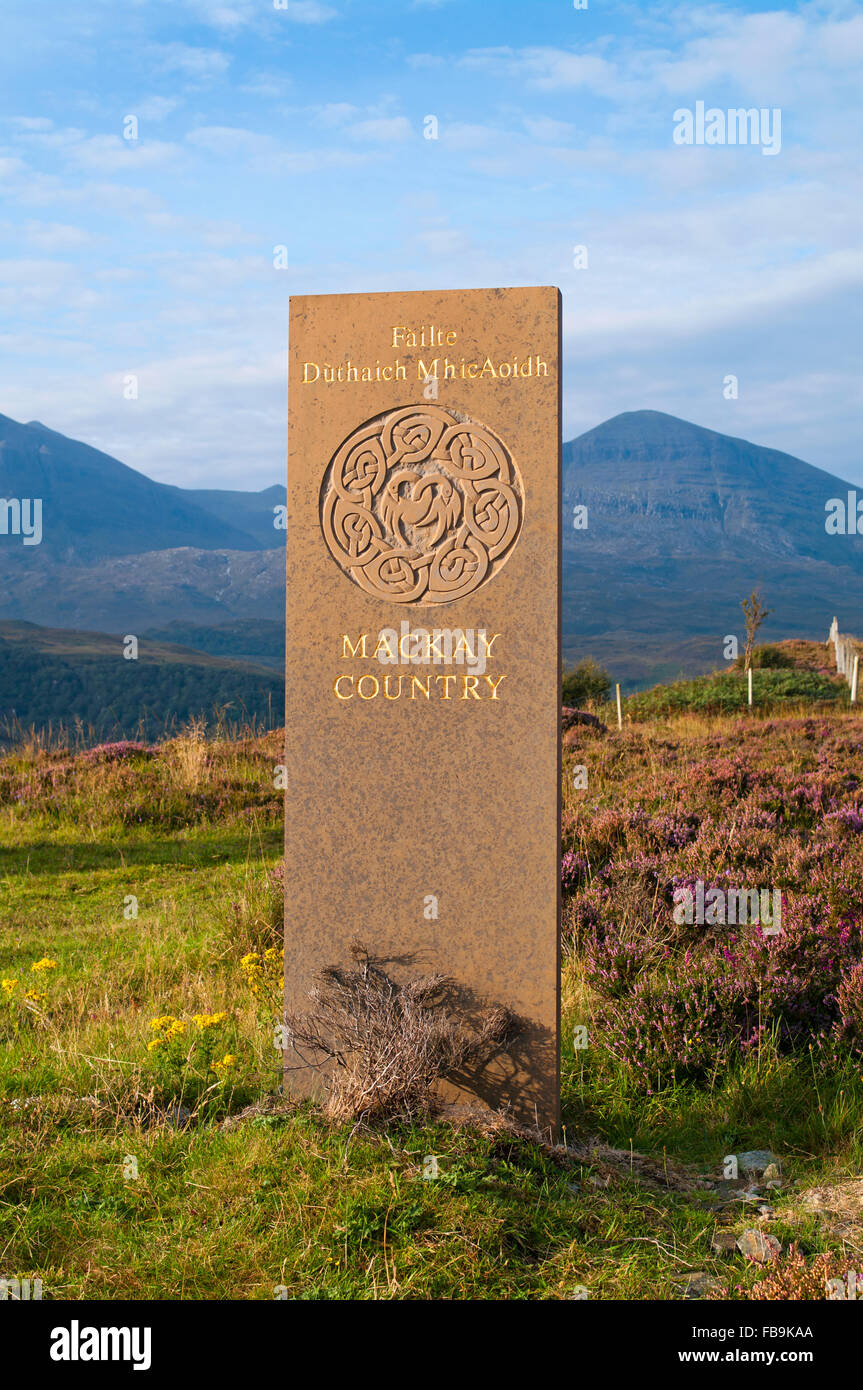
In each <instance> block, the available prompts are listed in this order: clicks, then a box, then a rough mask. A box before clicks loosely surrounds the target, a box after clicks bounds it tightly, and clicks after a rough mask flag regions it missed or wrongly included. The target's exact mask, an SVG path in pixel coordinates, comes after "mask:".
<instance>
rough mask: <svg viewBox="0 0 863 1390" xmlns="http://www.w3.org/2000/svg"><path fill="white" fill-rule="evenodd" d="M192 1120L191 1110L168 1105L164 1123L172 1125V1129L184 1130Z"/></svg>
mask: <svg viewBox="0 0 863 1390" xmlns="http://www.w3.org/2000/svg"><path fill="white" fill-rule="evenodd" d="M191 1118H192V1112H191V1110H188V1109H187V1108H186V1106H185V1105H180V1104H179V1102H178V1103H177V1104H176V1105H169V1106H168V1108H167V1110H166V1111H165V1123H166V1124H169V1125H173V1126H174V1129H185V1128H186V1126H187V1125H188V1123H189V1121H190V1120H191Z"/></svg>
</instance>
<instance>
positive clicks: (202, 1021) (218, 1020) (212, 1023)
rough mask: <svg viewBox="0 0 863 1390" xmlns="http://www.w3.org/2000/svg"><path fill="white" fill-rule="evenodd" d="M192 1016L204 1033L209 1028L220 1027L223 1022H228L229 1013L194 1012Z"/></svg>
mask: <svg viewBox="0 0 863 1390" xmlns="http://www.w3.org/2000/svg"><path fill="white" fill-rule="evenodd" d="M192 1018H193V1019H194V1021H195V1023H197V1025H198V1027H199V1028H200V1030H201V1032H202V1033H203V1032H205V1031H206V1030H207V1029H208V1028H219V1027H221V1025H222V1024H223V1023H226V1022H227V1019H228V1015H227V1014H226V1013H221V1014H193V1015H192Z"/></svg>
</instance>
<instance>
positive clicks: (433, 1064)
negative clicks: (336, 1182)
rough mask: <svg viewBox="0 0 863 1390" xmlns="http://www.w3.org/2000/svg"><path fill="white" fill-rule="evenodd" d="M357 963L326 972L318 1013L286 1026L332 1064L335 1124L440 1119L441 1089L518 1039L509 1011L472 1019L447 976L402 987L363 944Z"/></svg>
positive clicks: (301, 1044) (316, 1000) (300, 1046)
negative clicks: (458, 1010) (437, 1091)
mask: <svg viewBox="0 0 863 1390" xmlns="http://www.w3.org/2000/svg"><path fill="white" fill-rule="evenodd" d="M352 955H353V958H354V961H355V965H354V967H353V968H352V969H347V970H345V969H342V968H340V967H338V966H331V967H329V968H328V969H326V970H324V971H322V972H321V975H320V976H319V981H318V984H317V986H316V987H315V989H314V990H313V991H312V993H311V1001H312V1007H311V1009H309V1010H308V1012H306V1013H304V1014H302V1015H294V1016H293V1017H289V1018H288V1019H287V1020H286V1022H287V1031H288V1038H289V1043H290V1044H291V1045H292V1046H294V1047H295V1048H296V1049H297V1050H299V1051H301V1052H302V1055H303V1057H304V1058H305V1057H307V1056H308V1054H309V1053H311V1054H313V1056H314V1058H315V1061H316V1063H318V1064H320V1063H328V1064H329V1073H328V1079H327V1085H328V1092H329V1093H328V1097H327V1102H326V1107H325V1108H326V1111H327V1113H328V1114H329V1115H330V1116H331V1117H332V1118H333V1119H337V1120H358V1119H363V1120H373V1121H379V1122H380V1121H386V1120H393V1119H411V1118H414V1117H417V1116H428V1115H432V1114H434V1113H435V1111H436V1109H437V1108H438V1097H437V1096H436V1094H435V1086H436V1084H437V1083H438V1082H440V1081H443V1080H445V1079H446V1078H447V1077H452V1076H453V1075H454V1073H456V1072H461V1071H462V1070H463V1069H466V1068H471V1067H476V1066H481V1065H483V1064H484V1063H485V1062H488V1061H489V1060H490V1059H491V1058H492V1057H493V1056H494V1055H495V1054H496V1053H498V1052H500V1051H501V1050H502V1049H503V1048H504V1046H505V1045H506V1043H507V1042H508V1040H509V1039H510V1038H512V1037H514V1035H515V1020H514V1018H513V1016H512V1015H511V1014H510V1013H509V1012H508V1011H507V1010H506V1009H503V1008H500V1007H492V1008H483V1009H481V1010H478V1011H477V1012H476V1013H475V1014H474V1015H473V1016H472V1017H470V1018H468V1017H466V1016H465V1012H464V1005H463V1002H462V1001H463V999H464V992H463V991H460V990H458V989H457V987H456V985H455V982H454V981H453V980H451V979H450V978H449V977H448V976H445V975H427V976H423V977H421V978H419V979H414V980H409V981H408V982H407V983H406V984H397V983H396V981H395V980H393V979H391V978H390V976H389V975H388V974H387V972H386V970H385V969H384V961H383V960H382V959H381V958H380V957H375V956H372V955H370V954H369V952H368V951H367V950H366V948H365V947H364V946H362V945H361V944H360V943H359V942H356V943H354V946H353V947H352ZM457 1001H458V1002H459V1003H462V1009H461V1015H462V1016H461V1017H458V1016H457V1015H456V1014H455V1013H454V1012H453V1009H454V1008H455V1007H456V1003H457Z"/></svg>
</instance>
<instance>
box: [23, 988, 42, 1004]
mask: <svg viewBox="0 0 863 1390" xmlns="http://www.w3.org/2000/svg"><path fill="white" fill-rule="evenodd" d="M24 998H25V999H32V1001H33V1003H34V1004H40V1003H41V1002H42V1000H43V999H45V998H47V995H46V993H45V991H44V989H28V991H27V993H26V994H25V995H24Z"/></svg>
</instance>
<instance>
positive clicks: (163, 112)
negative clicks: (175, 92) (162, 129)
mask: <svg viewBox="0 0 863 1390" xmlns="http://www.w3.org/2000/svg"><path fill="white" fill-rule="evenodd" d="M179 105H180V103H179V101H178V100H177V99H176V97H158V96H154V97H145V98H144V100H143V101H136V102H133V103H132V106H131V108H130V110H131V114H133V115H135V116H138V117H139V118H140V119H141V120H142V121H164V120H165V118H166V117H167V116H170V115H171V112H172V111H176V109H177V107H178V106H179Z"/></svg>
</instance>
